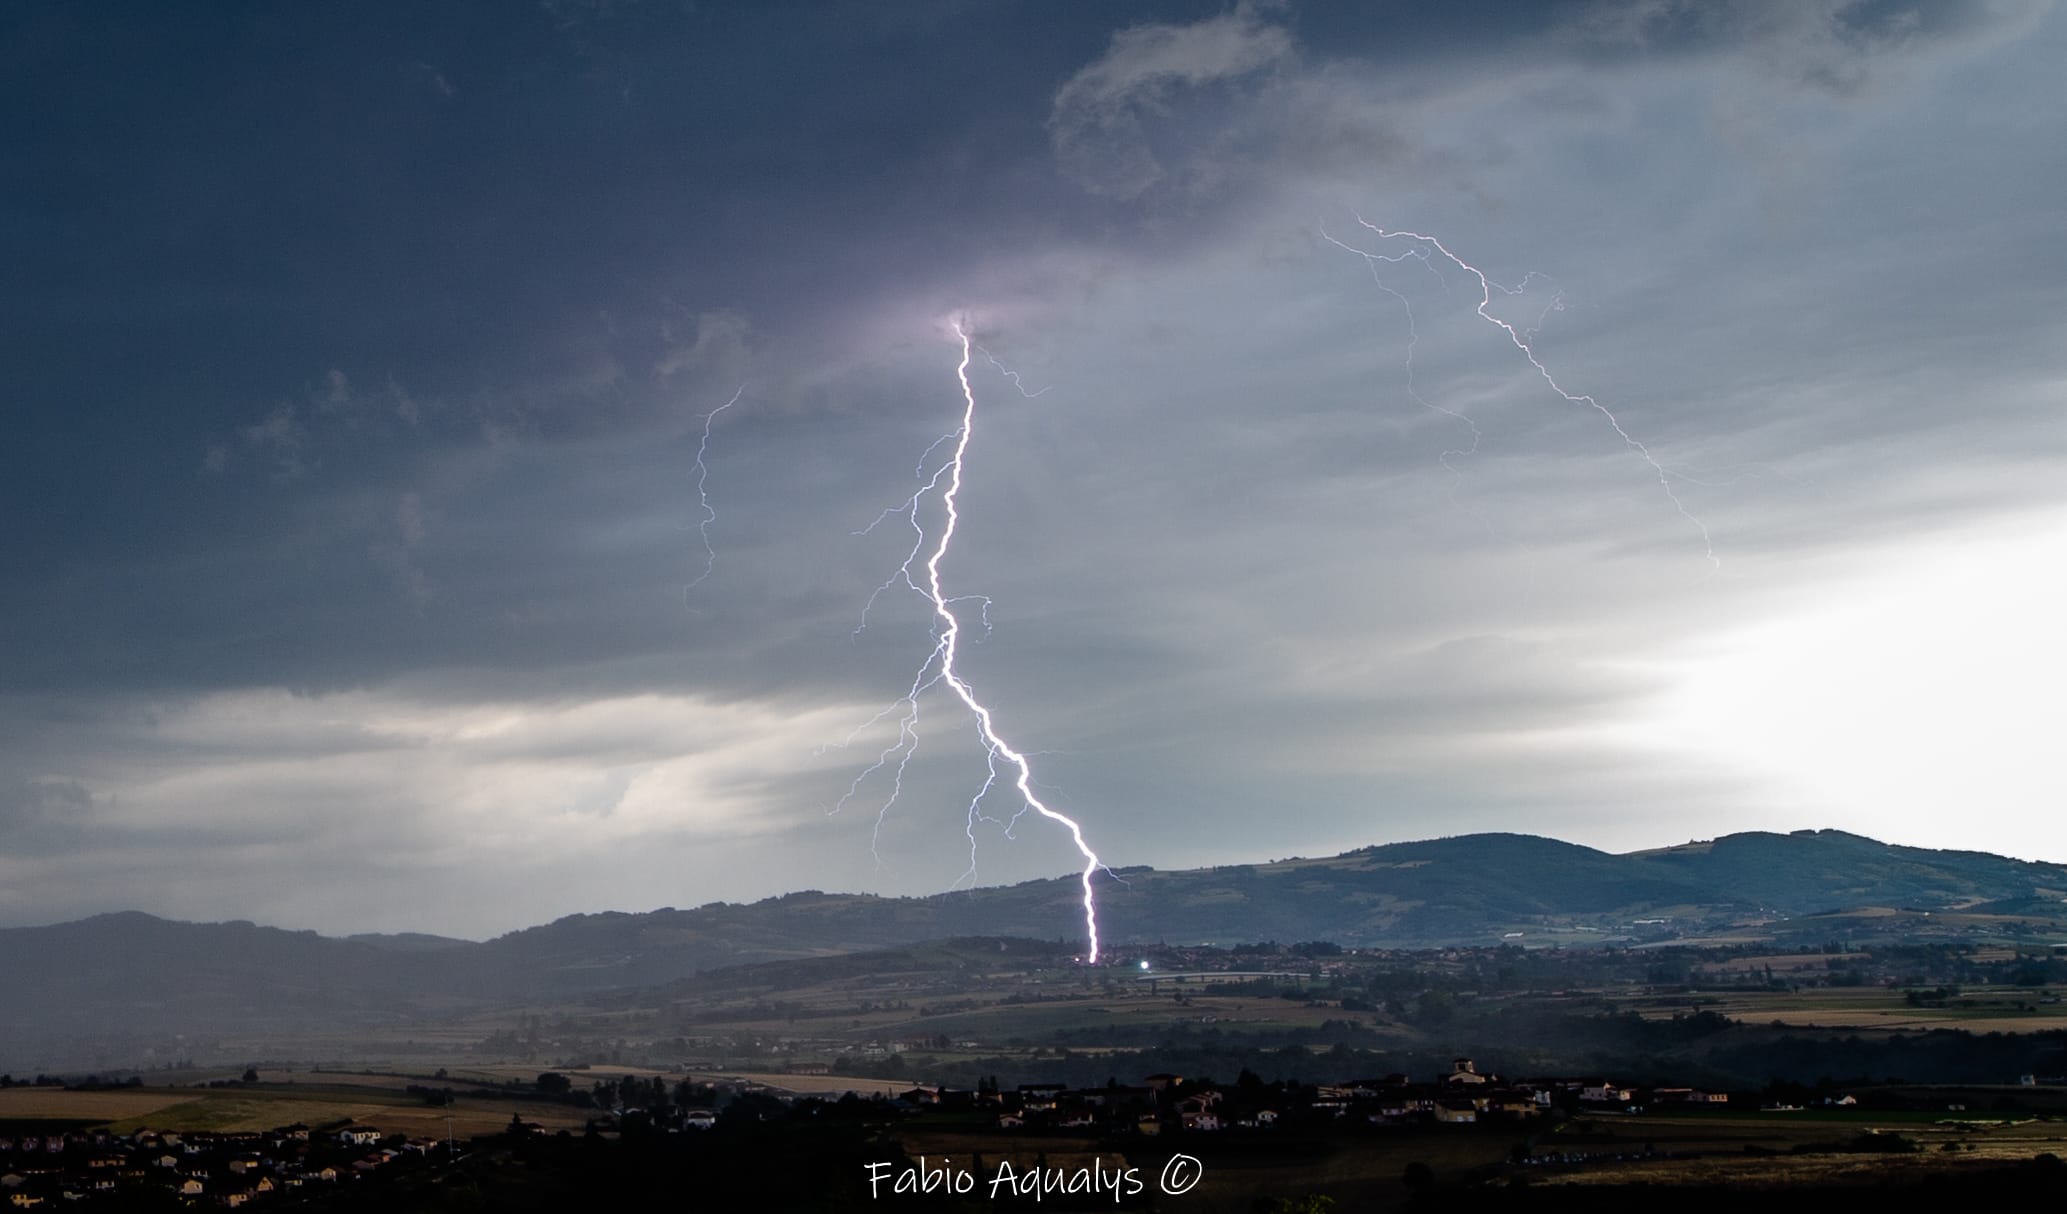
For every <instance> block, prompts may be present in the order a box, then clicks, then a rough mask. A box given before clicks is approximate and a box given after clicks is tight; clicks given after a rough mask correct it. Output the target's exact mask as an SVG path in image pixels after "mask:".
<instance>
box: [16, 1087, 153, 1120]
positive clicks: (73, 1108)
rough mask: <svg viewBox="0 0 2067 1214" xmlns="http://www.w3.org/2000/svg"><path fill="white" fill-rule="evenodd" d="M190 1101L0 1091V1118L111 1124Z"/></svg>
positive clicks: (127, 1095) (127, 1094) (109, 1094)
mask: <svg viewBox="0 0 2067 1214" xmlns="http://www.w3.org/2000/svg"><path fill="white" fill-rule="evenodd" d="M189 1099H192V1098H191V1097H190V1096H188V1095H187V1094H186V1093H184V1092H165V1091H140V1092H67V1091H65V1090H64V1089H62V1088H0V1118H7V1117H23V1118H29V1117H54V1118H63V1119H66V1120H77V1121H114V1120H116V1119H118V1118H123V1117H141V1116H144V1115H145V1114H147V1113H152V1112H156V1111H157V1110H159V1109H163V1108H167V1107H169V1106H171V1105H176V1104H180V1103H182V1102H183V1101H186V1100H189Z"/></svg>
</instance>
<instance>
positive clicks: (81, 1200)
mask: <svg viewBox="0 0 2067 1214" xmlns="http://www.w3.org/2000/svg"><path fill="white" fill-rule="evenodd" d="M537 1087H538V1088H539V1090H540V1091H542V1092H552V1093H559V1094H564V1095H566V1096H568V1097H570V1098H579V1097H588V1098H589V1099H591V1100H595V1099H597V1098H600V1100H601V1103H602V1107H601V1108H598V1109H597V1110H596V1111H595V1112H594V1113H593V1114H592V1115H590V1116H589V1117H588V1118H587V1122H586V1126H585V1128H584V1130H583V1131H582V1132H581V1135H580V1136H582V1137H588V1138H599V1139H604V1140H617V1139H621V1138H627V1137H636V1138H639V1139H641V1140H645V1141H649V1142H650V1141H652V1140H654V1139H655V1138H656V1137H661V1136H666V1135H678V1134H688V1135H695V1134H700V1133H702V1132H706V1131H711V1130H714V1129H716V1128H718V1127H720V1126H721V1125H732V1124H739V1123H770V1124H774V1125H780V1124H781V1123H784V1122H806V1121H813V1120H826V1121H844V1122H856V1123H859V1122H881V1123H885V1124H891V1125H894V1124H899V1123H913V1122H920V1121H927V1122H933V1123H943V1122H945V1123H954V1124H959V1125H960V1126H961V1127H963V1128H964V1129H966V1130H973V1131H978V1132H984V1131H987V1132H988V1133H990V1134H992V1135H996V1136H998V1137H1000V1138H1001V1139H1006V1140H1009V1139H1012V1138H1018V1137H1027V1138H1039V1137H1042V1136H1044V1135H1049V1134H1063V1135H1071V1136H1077V1137H1086V1136H1097V1137H1103V1138H1119V1139H1140V1138H1148V1137H1161V1136H1173V1137H1175V1136H1182V1137H1192V1136H1204V1135H1236V1136H1239V1135H1254V1134H1271V1133H1279V1132H1287V1131H1291V1130H1294V1129H1308V1130H1310V1129H1314V1128H1343V1127H1368V1128H1372V1129H1374V1130H1375V1129H1382V1128H1383V1127H1401V1128H1409V1127H1438V1126H1463V1125H1471V1124H1475V1123H1517V1122H1529V1121H1534V1120H1538V1119H1556V1118H1563V1117H1572V1116H1580V1115H1585V1114H1599V1115H1617V1114H1630V1113H1635V1112H1638V1111H1640V1110H1641V1109H1643V1108H1645V1107H1646V1106H1651V1107H1659V1106H1670V1107H1673V1108H1689V1109H1691V1108H1704V1107H1724V1106H1727V1104H1728V1103H1729V1099H1730V1096H1729V1094H1728V1093H1723V1092H1708V1091H1702V1090H1698V1089H1693V1088H1683V1087H1663V1088H1651V1089H1638V1088H1633V1087H1630V1086H1627V1085H1623V1084H1618V1083H1615V1082H1612V1081H1610V1080H1608V1079H1605V1078H1600V1077H1593V1078H1573V1079H1540V1080H1510V1079H1505V1078H1503V1077H1501V1076H1498V1075H1494V1074H1489V1073H1485V1072H1482V1071H1480V1070H1479V1069H1478V1068H1477V1066H1476V1065H1475V1064H1474V1062H1473V1061H1472V1060H1471V1059H1469V1058H1459V1059H1457V1060H1456V1061H1455V1062H1454V1064H1453V1065H1452V1068H1451V1069H1450V1071H1449V1072H1448V1073H1446V1074H1443V1075H1440V1076H1435V1077H1432V1078H1429V1079H1426V1080H1417V1079H1414V1078H1412V1077H1409V1076H1407V1075H1404V1074H1392V1075H1386V1076H1382V1077H1377V1078H1366V1079H1355V1080H1347V1081H1343V1082H1340V1083H1327V1084H1317V1085H1316V1084H1299V1083H1291V1082H1265V1081H1264V1080H1262V1079H1260V1078H1259V1077H1257V1076H1255V1075H1254V1074H1252V1073H1250V1072H1246V1071H1245V1072H1244V1073H1243V1074H1242V1076H1241V1077H1240V1078H1239V1079H1238V1080H1237V1081H1235V1082H1234V1083H1231V1084H1220V1083H1215V1082H1212V1081H1210V1080H1195V1079H1187V1078H1185V1077H1184V1076H1180V1075H1175V1074H1167V1073H1161V1074H1153V1075H1148V1076H1145V1077H1143V1078H1142V1080H1141V1081H1140V1082H1139V1083H1138V1084H1129V1085H1122V1084H1119V1083H1117V1082H1112V1083H1109V1084H1107V1085H1105V1086H1102V1087H1090V1088H1071V1087H1068V1086H1066V1085H1063V1084H1051V1083H1030V1084H1021V1085H1018V1086H1016V1087H1014V1088H1011V1089H1008V1090H1000V1089H999V1088H998V1087H997V1085H995V1084H994V1083H989V1082H985V1083H982V1084H979V1086H978V1087H977V1088H975V1089H956V1088H949V1087H940V1086H934V1085H917V1086H914V1087H912V1088H909V1089H907V1090H905V1091H902V1092H899V1093H896V1094H894V1095H893V1094H889V1093H886V1092H881V1091H879V1092H877V1093H876V1094H874V1095H873V1096H870V1097H863V1096H861V1095H859V1094H858V1093H855V1092H847V1093H844V1094H842V1095H840V1096H838V1097H837V1098H833V1097H832V1096H831V1095H830V1094H826V1095H814V1096H801V1095H797V1094H795V1093H790V1092H784V1091H781V1090H778V1089H773V1088H771V1087H769V1086H768V1085H766V1084H762V1083H755V1082H745V1081H721V1082H717V1083H708V1084H707V1083H695V1082H690V1081H687V1080H684V1081H681V1082H678V1083H675V1084H673V1085H672V1086H671V1085H670V1084H669V1083H668V1082H667V1081H666V1080H665V1079H664V1078H663V1077H661V1076H653V1077H652V1078H651V1079H648V1080H643V1081H642V1080H640V1079H637V1078H633V1077H626V1078H624V1079H619V1080H613V1081H608V1082H600V1083H598V1085H597V1087H596V1088H595V1089H591V1090H590V1091H586V1092H577V1091H575V1090H574V1089H572V1088H571V1087H570V1086H568V1085H567V1080H566V1077H565V1076H562V1075H559V1074H557V1073H547V1074H543V1075H541V1076H539V1079H538V1082H537ZM464 1096H465V1094H464V1093H462V1094H461V1098H464ZM629 1100H636V1101H638V1103H635V1104H634V1103H617V1102H618V1101H629ZM548 1134H552V1135H553V1136H557V1137H571V1136H575V1132H574V1131H573V1130H571V1129H560V1130H558V1131H549V1130H547V1129H544V1128H542V1127H540V1126H539V1125H537V1124H536V1123H532V1122H528V1121H525V1120H524V1119H523V1118H522V1117H521V1116H516V1115H513V1116H512V1117H511V1119H510V1123H509V1125H508V1126H507V1127H506V1128H505V1129H504V1130H503V1131H502V1132H501V1133H500V1134H498V1135H495V1136H493V1138H492V1139H491V1140H490V1141H500V1142H504V1143H507V1142H509V1141H512V1140H522V1139H525V1138H529V1137H539V1136H545V1135H548ZM482 1145H484V1142H483V1140H481V1139H473V1140H469V1141H467V1142H461V1141H458V1140H456V1139H453V1138H451V1137H446V1138H443V1139H440V1138H433V1137H423V1136H408V1135H403V1134H397V1133H388V1132H384V1131H383V1130H382V1129H381V1128H380V1127H378V1126H374V1125H366V1124H346V1125H339V1126H331V1127H324V1128H311V1127H310V1126H308V1125H303V1124H294V1125H287V1126H281V1127H278V1128H275V1129H271V1130H266V1131H218V1130H192V1131H182V1130H178V1129H172V1128H161V1129H137V1130H134V1131H132V1132H128V1133H118V1132H114V1131H111V1130H109V1129H107V1128H104V1127H103V1128H86V1129H79V1128H73V1129H64V1130H59V1129H52V1130H49V1131H47V1132H22V1131H13V1132H0V1194H4V1195H5V1197H6V1200H7V1202H8V1207H9V1208H10V1209H14V1210H26V1209H35V1208H38V1207H46V1206H47V1207H49V1208H59V1207H63V1208H72V1207H74V1206H77V1205H80V1204H85V1205H87V1206H91V1205H94V1204H100V1203H108V1204H112V1203H113V1202H115V1201H117V1200H127V1199H134V1198H136V1197H138V1196H140V1195H142V1196H154V1197H158V1198H161V1199H164V1198H170V1199H173V1200H175V1201H177V1202H178V1203H179V1204H183V1205H186V1206H194V1207H199V1206H207V1207H220V1208H227V1209H236V1208H240V1207H243V1206H245V1205H247V1204H250V1203H253V1202H265V1201H267V1200H268V1199H273V1198H277V1197H281V1196H284V1195H289V1194H293V1195H298V1196H300V1197H303V1198H308V1197H311V1196H313V1195H314V1193H313V1191H314V1190H319V1189H322V1188H323V1187H325V1186H349V1185H355V1184H358V1183H361V1182H364V1181H368V1180H381V1179H392V1178H394V1177H397V1176H399V1175H403V1174H409V1173H415V1174H419V1175H421V1174H425V1173H435V1172H436V1171H438V1170H440V1169H443V1168H447V1167H450V1166H451V1165H453V1164H455V1163H457V1162H459V1161H461V1160H463V1159H465V1158H467V1157H468V1156H469V1155H470V1154H471V1153H472V1152H474V1151H475V1150H477V1149H478V1148H479V1147H481V1146H482ZM1000 1148H1001V1149H1005V1150H1009V1149H1010V1147H1009V1142H1008V1141H1007V1142H1001V1143H1000Z"/></svg>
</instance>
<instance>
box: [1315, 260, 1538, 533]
mask: <svg viewBox="0 0 2067 1214" xmlns="http://www.w3.org/2000/svg"><path fill="white" fill-rule="evenodd" d="M1320 232H1321V239H1322V240H1325V241H1327V242H1328V243H1329V244H1331V245H1334V246H1335V247H1336V248H1338V249H1342V250H1344V251H1346V252H1350V253H1354V254H1356V255H1357V256H1359V257H1361V258H1363V259H1364V264H1365V266H1366V267H1367V268H1369V269H1370V271H1371V281H1372V283H1374V284H1375V285H1376V286H1377V288H1378V289H1379V290H1381V291H1383V292H1385V293H1386V294H1387V295H1390V296H1392V297H1393V298H1394V299H1396V300H1398V301H1399V305H1400V311H1401V312H1402V313H1404V314H1405V316H1406V318H1407V355H1406V360H1405V369H1406V376H1407V396H1408V397H1409V398H1411V399H1412V400H1413V402H1414V403H1415V404H1417V405H1420V406H1421V407H1422V408H1424V409H1426V410H1428V411H1429V412H1431V413H1440V414H1442V415H1443V416H1444V417H1448V418H1452V419H1454V420H1456V421H1460V422H1463V423H1464V426H1465V428H1466V429H1467V430H1469V431H1471V445H1470V446H1468V447H1450V448H1448V449H1446V450H1444V451H1443V452H1442V453H1441V454H1440V455H1437V456H1436V462H1437V463H1439V464H1441V465H1442V466H1443V471H1445V472H1447V473H1449V474H1450V485H1449V490H1448V496H1449V499H1450V505H1451V506H1453V507H1455V508H1456V509H1457V510H1459V511H1461V512H1462V513H1464V514H1466V515H1468V516H1470V517H1471V518H1472V519H1474V520H1476V521H1477V522H1478V524H1479V526H1481V527H1483V528H1485V530H1486V534H1487V535H1490V536H1494V537H1495V538H1498V536H1497V533H1496V532H1495V531H1494V530H1493V524H1492V522H1491V521H1489V520H1488V519H1487V518H1486V517H1485V516H1484V515H1482V514H1480V513H1479V512H1478V511H1476V510H1473V509H1472V508H1470V507H1469V506H1466V505H1464V504H1463V503H1462V502H1459V501H1458V500H1457V488H1458V486H1459V485H1461V484H1462V483H1463V481H1464V472H1463V470H1462V469H1460V468H1459V467H1457V465H1456V464H1455V463H1453V462H1451V461H1453V460H1460V459H1468V458H1470V457H1471V456H1474V455H1477V454H1478V449H1479V444H1480V443H1482V442H1484V441H1485V437H1486V435H1485V431H1483V430H1481V429H1479V424H1478V422H1476V421H1474V420H1472V417H1471V415H1470V414H1468V413H1465V412H1463V411H1461V410H1458V409H1452V408H1450V407H1448V406H1447V405H1438V404H1436V403H1435V402H1433V401H1431V400H1429V399H1428V398H1427V397H1425V396H1423V395H1421V389H1420V387H1419V386H1418V385H1417V384H1415V382H1414V352H1415V350H1416V349H1417V348H1418V347H1419V346H1420V344H1421V330H1420V328H1419V327H1418V326H1417V325H1416V324H1415V321H1414V304H1413V302H1412V301H1411V300H1409V299H1408V298H1407V297H1406V296H1405V295H1404V294H1402V293H1401V292H1399V291H1397V290H1395V289H1394V288H1393V286H1392V284H1390V283H1388V282H1386V281H1385V279H1384V277H1383V276H1382V275H1380V274H1379V272H1378V263H1380V262H1385V263H1387V264H1390V265H1397V264H1399V263H1400V262H1403V261H1408V260H1413V261H1418V262H1420V263H1421V264H1422V265H1423V266H1426V267H1427V268H1428V272H1429V273H1431V274H1433V275H1435V278H1436V281H1437V282H1440V283H1442V284H1443V285H1444V286H1445V287H1447V286H1449V283H1448V281H1447V280H1445V279H1444V278H1443V276H1442V272H1441V271H1439V270H1437V269H1436V268H1435V267H1434V266H1433V265H1431V264H1429V260H1428V251H1427V250H1426V249H1408V250H1406V251H1405V252H1403V253H1395V254H1390V255H1388V254H1384V253H1372V252H1369V251H1367V250H1364V249H1359V248H1356V247H1355V246H1353V245H1347V244H1344V243H1342V242H1341V241H1339V240H1337V239H1335V238H1334V237H1333V236H1330V235H1329V234H1328V229H1327V228H1326V227H1322V228H1321V230H1320Z"/></svg>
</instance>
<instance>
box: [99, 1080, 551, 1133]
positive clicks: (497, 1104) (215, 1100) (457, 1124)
mask: <svg viewBox="0 0 2067 1214" xmlns="http://www.w3.org/2000/svg"><path fill="white" fill-rule="evenodd" d="M369 1095H371V1092H369ZM512 1115H521V1116H522V1117H523V1118H524V1120H526V1121H531V1122H536V1123H538V1124H539V1125H541V1126H544V1127H545V1128H546V1129H548V1130H554V1129H574V1130H579V1129H580V1128H581V1127H582V1125H583V1124H584V1123H585V1121H586V1120H587V1117H588V1114H587V1113H586V1112H585V1111H584V1110H581V1109H576V1108H572V1107H569V1106H567V1105H559V1104H547V1103H533V1102H530V1101H514V1100H512V1101H502V1100H477V1101H468V1100H465V1099H461V1100H460V1101H459V1102H458V1103H456V1104H453V1105H450V1106H448V1107H446V1108H434V1107H432V1106H430V1105H426V1104H421V1103H418V1102H416V1101H413V1100H406V1099H386V1100H384V1099H365V1100H359V1099H354V1098H353V1097H352V1096H351V1094H350V1093H349V1091H344V1092H340V1091H338V1090H336V1089H331V1090H329V1091H320V1090H311V1091H308V1092H305V1093H292V1092H262V1091H249V1090H245V1091H239V1090H235V1089H217V1090H213V1091H208V1092H200V1093H194V1094H191V1095H188V1094H185V1093H171V1094H169V1099H168V1102H167V1103H166V1104H163V1105H161V1106H160V1107H158V1108H156V1109H153V1110H151V1111H150V1112H148V1113H146V1114H141V1115H131V1116H128V1117H124V1118H120V1119H117V1120H116V1121H115V1124H114V1127H113V1128H114V1129H116V1130H118V1131H127V1130H134V1129H140V1128H144V1127H149V1128H151V1129H161V1130H270V1129H273V1128H275V1127H278V1126H283V1125H293V1124H295V1123H296V1122H300V1123H302V1124H304V1125H309V1126H313V1127H318V1128H320V1127H323V1126H328V1125H334V1124H338V1123H342V1122H355V1123H359V1124H363V1125H370V1126H374V1127H377V1128H379V1129H381V1130H383V1131H386V1132H388V1133H391V1134H408V1135H411V1136H413V1137H422V1138H443V1137H445V1133H446V1125H447V1118H448V1117H449V1118H450V1125H451V1127H452V1132H453V1133H454V1134H457V1135H459V1136H460V1137H468V1136H471V1135H475V1134H492V1133H494V1132H495V1131H497V1130H500V1129H502V1128H503V1127H505V1126H507V1125H508V1124H509V1123H510V1118H511V1116H512Z"/></svg>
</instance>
